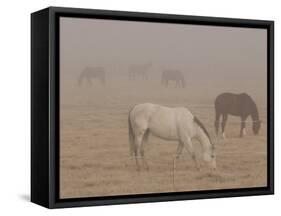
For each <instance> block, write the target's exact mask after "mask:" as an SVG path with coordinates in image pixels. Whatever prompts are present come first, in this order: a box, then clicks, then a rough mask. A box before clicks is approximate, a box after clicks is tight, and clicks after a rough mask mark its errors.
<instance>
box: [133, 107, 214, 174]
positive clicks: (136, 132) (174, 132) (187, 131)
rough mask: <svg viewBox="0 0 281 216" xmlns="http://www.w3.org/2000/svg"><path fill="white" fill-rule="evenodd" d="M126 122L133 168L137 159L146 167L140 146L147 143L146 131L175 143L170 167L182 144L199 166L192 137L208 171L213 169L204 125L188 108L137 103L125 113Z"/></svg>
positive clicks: (210, 145)
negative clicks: (174, 152)
mask: <svg viewBox="0 0 281 216" xmlns="http://www.w3.org/2000/svg"><path fill="white" fill-rule="evenodd" d="M128 123H129V144H130V150H131V154H132V155H133V156H134V157H135V160H136V165H137V170H139V163H138V159H139V158H140V159H142V161H143V164H144V165H145V166H146V168H148V166H147V163H146V161H145V160H144V147H143V145H144V143H145V142H147V140H148V137H149V135H150V134H152V135H154V136H156V137H159V138H161V139H163V140H170V141H171V140H173V141H177V142H178V147H177V153H176V156H175V158H174V168H175V160H176V159H178V158H179V156H180V154H181V153H182V150H183V147H186V148H187V150H188V151H189V153H190V154H191V156H192V159H193V160H194V161H195V163H196V166H197V168H199V164H198V162H197V158H196V156H195V151H194V147H193V143H192V139H193V138H195V139H197V140H198V141H199V143H200V144H201V147H202V151H203V160H204V161H205V162H207V164H208V165H209V167H210V168H211V169H212V170H214V169H215V168H216V156H215V148H214V144H213V143H212V141H211V138H210V136H209V134H208V132H207V130H206V128H205V127H204V125H203V124H202V123H201V122H200V121H199V119H198V118H196V117H195V116H193V115H192V113H191V112H190V111H189V110H188V109H186V108H184V107H174V108H170V107H165V106H160V105H157V104H151V103H144V104H138V105H136V106H135V107H134V108H133V109H132V110H131V111H130V112H129V116H128Z"/></svg>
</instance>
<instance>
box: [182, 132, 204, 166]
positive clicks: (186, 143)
mask: <svg viewBox="0 0 281 216" xmlns="http://www.w3.org/2000/svg"><path fill="white" fill-rule="evenodd" d="M184 146H185V147H186V149H187V151H188V152H189V153H190V155H191V158H192V160H193V161H194V163H195V166H196V168H197V170H198V171H200V170H201V167H200V163H199V161H198V159H197V157H196V154H195V151H194V149H193V144H192V141H191V138H190V137H188V138H186V139H185V140H184Z"/></svg>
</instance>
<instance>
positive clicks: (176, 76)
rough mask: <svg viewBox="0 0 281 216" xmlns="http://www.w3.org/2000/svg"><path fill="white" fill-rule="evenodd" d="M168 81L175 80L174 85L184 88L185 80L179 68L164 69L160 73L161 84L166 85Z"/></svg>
mask: <svg viewBox="0 0 281 216" xmlns="http://www.w3.org/2000/svg"><path fill="white" fill-rule="evenodd" d="M169 81H175V82H176V87H178V88H184V87H185V80H184V76H183V74H182V72H181V71H179V70H164V71H163V73H162V79H161V84H162V85H164V86H165V87H168V84H169Z"/></svg>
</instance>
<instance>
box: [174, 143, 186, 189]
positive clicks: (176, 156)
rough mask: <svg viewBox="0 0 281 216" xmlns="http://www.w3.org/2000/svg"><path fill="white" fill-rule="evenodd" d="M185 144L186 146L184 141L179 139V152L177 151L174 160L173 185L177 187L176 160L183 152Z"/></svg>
mask: <svg viewBox="0 0 281 216" xmlns="http://www.w3.org/2000/svg"><path fill="white" fill-rule="evenodd" d="M183 146H184V143H183V142H182V141H179V144H178V148H177V152H176V155H175V157H174V161H173V187H174V188H175V169H176V160H177V159H179V157H180V155H181V153H182V150H183Z"/></svg>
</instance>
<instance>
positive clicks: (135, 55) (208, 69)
mask: <svg viewBox="0 0 281 216" xmlns="http://www.w3.org/2000/svg"><path fill="white" fill-rule="evenodd" d="M266 40H267V34H266V30H265V29H254V28H237V27H216V26H202V25H183V24H166V23H148V22H135V21H112V20H102V19H85V18H60V68H61V76H62V78H63V79H65V80H68V79H69V80H71V79H75V77H77V75H78V74H79V73H80V72H81V70H83V68H85V67H86V66H102V67H105V68H106V69H107V71H108V73H109V74H111V75H112V77H114V76H119V75H120V76H122V75H124V74H126V73H127V71H126V70H127V68H128V66H129V65H131V64H143V63H146V62H152V63H153V69H152V71H151V73H152V74H153V76H154V77H155V78H157V77H159V76H160V75H159V74H160V73H161V71H162V70H164V69H179V70H181V71H182V72H183V73H184V74H185V77H186V79H187V80H200V79H201V80H205V81H209V82H214V83H216V82H229V84H230V85H231V84H232V83H235V84H233V85H236V86H237V87H238V85H240V84H241V85H244V86H256V87H257V89H259V90H260V89H262V91H264V92H265V90H266V68H267V67H266V55H267V50H266V49H267V47H266Z"/></svg>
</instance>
